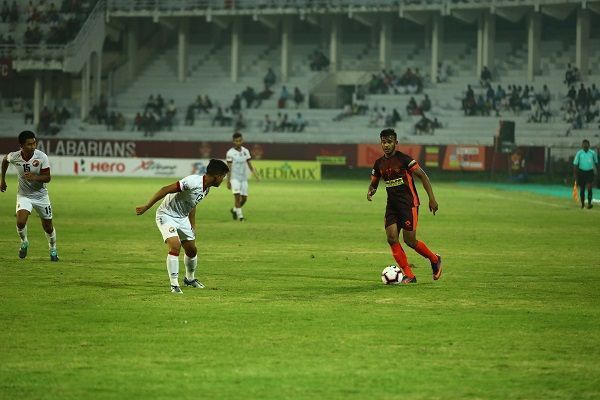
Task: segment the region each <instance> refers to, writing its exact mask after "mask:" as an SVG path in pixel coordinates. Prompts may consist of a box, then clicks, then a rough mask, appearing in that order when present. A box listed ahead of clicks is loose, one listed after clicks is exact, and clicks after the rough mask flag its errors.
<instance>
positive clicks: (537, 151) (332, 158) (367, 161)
mask: <svg viewBox="0 0 600 400" xmlns="http://www.w3.org/2000/svg"><path fill="white" fill-rule="evenodd" d="M245 146H246V147H248V148H249V149H250V152H251V154H252V158H253V160H288V161H319V162H320V163H321V164H322V165H327V166H331V165H336V166H346V167H349V168H354V167H359V168H371V167H372V166H373V164H374V163H375V160H376V159H377V158H379V157H381V155H382V151H381V146H380V145H379V144H355V143H353V144H331V143H307V144H299V143H261V142H257V143H247V144H245ZM38 148H39V149H40V150H41V151H43V152H45V153H46V154H48V155H49V156H50V158H53V157H56V156H71V157H109V158H110V157H114V158H122V159H127V158H137V157H142V158H161V159H162V158H168V159H209V158H221V157H224V156H225V153H226V152H227V150H229V148H231V142H207V141H191V142H182V141H136V140H93V139H60V138H45V137H42V138H40V139H39V145H38ZM16 149H18V143H16V140H15V139H12V138H0V152H9V151H14V150H16ZM398 149H399V150H400V151H402V152H404V153H406V154H408V155H410V156H411V157H412V158H414V159H415V160H417V161H418V162H419V163H420V164H421V165H422V166H424V167H426V168H428V169H437V170H441V171H466V172H468V171H492V170H496V171H503V170H506V169H507V167H508V166H509V165H510V163H511V159H512V157H513V154H511V153H498V152H496V151H495V149H494V147H493V146H480V145H469V144H464V145H421V144H399V145H398ZM514 151H515V152H518V153H519V156H520V157H521V158H522V159H523V160H524V163H525V165H526V169H527V172H529V173H543V172H545V168H546V149H545V147H542V146H520V147H516V148H515V149H514Z"/></svg>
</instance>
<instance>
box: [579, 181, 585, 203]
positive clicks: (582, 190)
mask: <svg viewBox="0 0 600 400" xmlns="http://www.w3.org/2000/svg"><path fill="white" fill-rule="evenodd" d="M579 200H581V208H583V206H584V205H585V185H581V186H580V187H579Z"/></svg>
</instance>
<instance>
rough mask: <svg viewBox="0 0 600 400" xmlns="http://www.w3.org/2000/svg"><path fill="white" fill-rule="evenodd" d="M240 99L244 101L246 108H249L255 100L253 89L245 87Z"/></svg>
mask: <svg viewBox="0 0 600 400" xmlns="http://www.w3.org/2000/svg"><path fill="white" fill-rule="evenodd" d="M242 98H243V99H244V100H245V101H246V108H251V107H252V104H253V103H254V100H255V99H256V92H255V91H254V88H252V87H250V86H247V87H246V90H244V91H243V92H242Z"/></svg>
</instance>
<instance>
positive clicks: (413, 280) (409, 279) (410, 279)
mask: <svg viewBox="0 0 600 400" xmlns="http://www.w3.org/2000/svg"><path fill="white" fill-rule="evenodd" d="M401 282H402V283H403V284H405V285H406V284H409V283H417V277H416V276H413V277H408V276H405V277H404V278H402V281H401Z"/></svg>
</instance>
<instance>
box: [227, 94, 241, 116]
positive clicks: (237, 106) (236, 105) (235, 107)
mask: <svg viewBox="0 0 600 400" xmlns="http://www.w3.org/2000/svg"><path fill="white" fill-rule="evenodd" d="M229 108H230V109H231V112H232V113H233V114H237V113H239V112H240V110H241V109H242V97H241V96H240V95H239V94H236V95H235V97H234V98H233V101H232V102H231V105H230V106H229Z"/></svg>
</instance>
